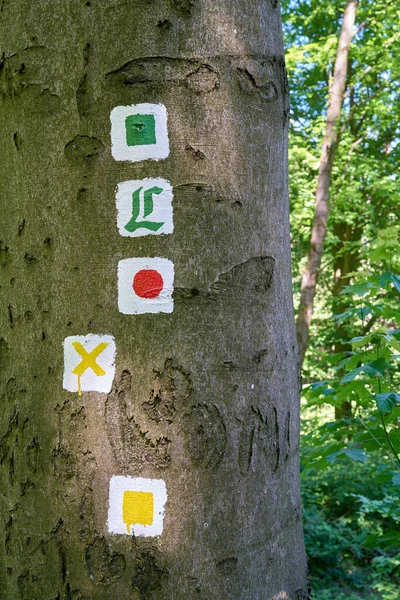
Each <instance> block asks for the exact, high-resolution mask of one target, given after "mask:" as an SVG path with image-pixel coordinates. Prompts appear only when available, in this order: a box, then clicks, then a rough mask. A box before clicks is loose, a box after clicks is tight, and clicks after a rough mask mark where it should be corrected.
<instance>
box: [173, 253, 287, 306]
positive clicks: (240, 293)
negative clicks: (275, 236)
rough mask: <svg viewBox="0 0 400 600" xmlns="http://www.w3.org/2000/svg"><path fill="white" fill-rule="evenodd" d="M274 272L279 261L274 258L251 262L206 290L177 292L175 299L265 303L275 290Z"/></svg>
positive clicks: (197, 289)
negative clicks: (268, 293)
mask: <svg viewBox="0 0 400 600" xmlns="http://www.w3.org/2000/svg"><path fill="white" fill-rule="evenodd" d="M274 270H275V259H274V258H272V257H271V256H258V257H255V258H250V259H249V260H246V261H244V262H242V263H239V264H238V265H235V266H234V267H232V268H231V269H229V271H226V272H225V273H221V275H219V276H218V277H217V278H216V279H215V280H214V282H213V283H212V284H211V285H210V286H209V287H208V288H206V289H204V288H203V289H199V288H175V290H174V299H175V300H190V299H193V298H197V299H199V300H202V299H207V300H215V299H218V298H220V299H223V298H225V297H229V299H230V301H238V302H249V301H257V302H263V301H264V300H265V298H266V294H267V292H268V290H269V288H270V287H271V284H272V279H273V275H274ZM193 289H195V290H196V292H195V293H193Z"/></svg>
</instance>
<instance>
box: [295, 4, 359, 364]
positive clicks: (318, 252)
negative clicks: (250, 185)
mask: <svg viewBox="0 0 400 600" xmlns="http://www.w3.org/2000/svg"><path fill="white" fill-rule="evenodd" d="M357 6H358V0H348V2H347V6H346V10H345V12H344V16H343V23H342V28H341V31H340V37H339V45H338V51H337V55H336V62H335V69H334V74H333V80H332V83H331V85H330V89H329V105H328V113H327V119H326V128H325V136H324V141H323V144H322V152H321V160H320V166H319V173H318V183H317V190H316V194H315V216H314V223H313V227H312V231H311V244H310V250H309V253H308V260H307V265H306V268H305V271H304V274H303V278H302V282H301V293H300V305H299V310H298V314H297V323H296V334H297V343H298V345H299V352H300V362H301V364H303V361H304V357H305V354H306V350H307V346H308V341H309V328H310V323H311V319H312V313H313V303H314V296H315V292H316V287H317V280H318V274H319V269H320V266H321V259H322V255H323V251H324V242H325V236H326V229H327V224H328V217H329V212H330V206H329V191H330V184H331V176H332V166H333V160H334V156H335V149H336V143H337V124H338V120H339V117H340V111H341V108H342V101H343V93H344V89H345V85H346V75H347V68H348V58H349V50H350V44H351V40H352V38H353V35H354V31H353V27H354V21H355V16H356V11H357Z"/></svg>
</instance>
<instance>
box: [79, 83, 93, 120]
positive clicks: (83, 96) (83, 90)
mask: <svg viewBox="0 0 400 600" xmlns="http://www.w3.org/2000/svg"><path fill="white" fill-rule="evenodd" d="M88 92H89V89H88V77H87V73H85V74H84V75H83V76H82V78H81V80H80V82H79V85H78V88H77V90H76V105H77V107H78V114H79V116H80V117H81V118H82V117H84V116H85V115H86V113H87V111H88V110H89V107H90V101H89V97H88V95H89V94H88Z"/></svg>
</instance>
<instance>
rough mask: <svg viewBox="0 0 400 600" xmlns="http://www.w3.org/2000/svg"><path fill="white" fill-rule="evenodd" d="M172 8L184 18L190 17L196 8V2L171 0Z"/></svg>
mask: <svg viewBox="0 0 400 600" xmlns="http://www.w3.org/2000/svg"><path fill="white" fill-rule="evenodd" d="M170 4H171V7H172V8H173V9H174V10H176V11H177V12H178V13H180V14H181V15H183V16H186V17H189V16H190V15H191V12H192V9H193V7H194V6H195V4H196V2H195V0H170Z"/></svg>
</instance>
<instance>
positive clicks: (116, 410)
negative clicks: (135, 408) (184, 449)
mask: <svg viewBox="0 0 400 600" xmlns="http://www.w3.org/2000/svg"><path fill="white" fill-rule="evenodd" d="M131 380H132V378H131V374H130V372H129V371H123V373H122V375H121V377H120V379H119V381H118V382H117V383H115V384H114V387H113V389H112V391H111V393H110V394H109V395H108V396H107V401H106V422H107V435H108V438H109V440H110V443H111V446H112V448H113V451H114V456H115V460H116V461H117V463H118V465H119V467H120V469H121V471H122V472H123V473H129V472H130V471H131V470H132V465H135V469H134V470H135V473H137V472H138V471H140V470H141V466H142V465H143V464H145V463H150V464H152V465H154V466H155V467H160V468H162V467H166V466H167V465H168V463H169V462H170V460H171V456H170V455H171V449H170V446H171V441H170V440H169V439H168V437H160V438H158V439H156V440H155V441H153V440H152V439H151V438H150V436H149V435H148V433H147V431H144V430H143V429H142V428H141V427H140V425H139V424H138V423H136V421H135V419H134V418H133V417H128V411H127V399H128V396H129V394H130V392H131Z"/></svg>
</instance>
